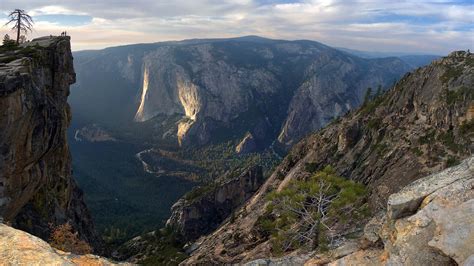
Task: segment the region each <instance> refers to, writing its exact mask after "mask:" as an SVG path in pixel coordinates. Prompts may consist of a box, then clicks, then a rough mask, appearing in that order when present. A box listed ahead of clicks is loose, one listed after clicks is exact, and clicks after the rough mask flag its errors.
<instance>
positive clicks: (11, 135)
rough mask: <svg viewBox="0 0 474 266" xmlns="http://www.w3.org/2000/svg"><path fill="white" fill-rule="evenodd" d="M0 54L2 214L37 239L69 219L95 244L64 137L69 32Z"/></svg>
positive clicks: (67, 114)
mask: <svg viewBox="0 0 474 266" xmlns="http://www.w3.org/2000/svg"><path fill="white" fill-rule="evenodd" d="M2 57H3V58H4V59H5V57H8V58H10V61H5V60H3V61H2V62H3V63H1V64H0V109H1V112H0V114H1V115H0V147H1V150H0V217H3V219H4V220H5V221H7V222H10V223H12V224H13V226H14V227H16V228H19V229H22V230H25V231H27V232H30V233H32V234H34V235H37V236H39V237H41V238H43V239H48V238H49V236H50V226H51V224H52V225H59V224H63V223H66V222H69V223H70V224H71V225H72V226H73V227H74V230H75V231H77V232H79V235H80V237H81V238H82V239H84V240H86V241H87V242H89V243H90V244H92V245H95V246H96V247H97V246H98V243H100V241H99V238H98V237H97V236H96V234H95V232H94V227H93V224H92V219H91V217H90V215H89V212H88V210H87V208H86V206H85V204H84V202H83V200H82V192H81V190H80V189H79V188H78V187H77V185H76V183H75V182H74V179H73V178H72V175H71V174H72V173H71V158H70V154H69V148H68V144H67V140H66V130H67V127H68V125H69V123H70V120H71V114H70V108H69V105H68V103H67V97H68V95H69V85H70V84H72V83H74V82H75V73H74V68H73V61H72V60H73V58H72V54H71V50H70V40H69V37H51V38H50V37H44V38H40V39H35V40H33V41H32V42H30V43H28V44H27V46H26V47H23V48H22V49H17V50H16V51H10V52H5V54H3V55H0V58H2ZM12 59H13V61H11V60H12Z"/></svg>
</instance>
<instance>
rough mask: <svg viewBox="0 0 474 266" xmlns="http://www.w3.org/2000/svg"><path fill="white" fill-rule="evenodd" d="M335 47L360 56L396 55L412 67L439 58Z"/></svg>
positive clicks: (383, 56) (380, 56) (423, 64)
mask: <svg viewBox="0 0 474 266" xmlns="http://www.w3.org/2000/svg"><path fill="white" fill-rule="evenodd" d="M337 49H339V50H341V51H343V52H346V53H349V54H352V55H356V56H358V57H362V58H387V57H397V58H400V59H401V60H402V61H404V62H405V63H407V64H408V65H410V66H411V67H413V68H417V67H422V66H425V65H428V64H430V63H431V62H432V61H434V60H436V59H439V58H441V56H439V55H430V54H410V53H397V52H392V53H391V52H370V51H359V50H353V49H347V48H341V47H338V48H337Z"/></svg>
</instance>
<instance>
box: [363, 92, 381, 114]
mask: <svg viewBox="0 0 474 266" xmlns="http://www.w3.org/2000/svg"><path fill="white" fill-rule="evenodd" d="M384 96H385V94H384V93H383V90H382V87H381V86H379V88H378V89H377V92H376V93H375V94H374V95H372V89H371V88H368V89H367V92H366V94H365V97H364V102H363V104H362V107H361V109H360V112H361V113H362V114H369V113H372V112H373V111H374V110H375V109H376V108H377V107H378V106H379V105H380V104H382V103H383V101H384V100H385V97H384Z"/></svg>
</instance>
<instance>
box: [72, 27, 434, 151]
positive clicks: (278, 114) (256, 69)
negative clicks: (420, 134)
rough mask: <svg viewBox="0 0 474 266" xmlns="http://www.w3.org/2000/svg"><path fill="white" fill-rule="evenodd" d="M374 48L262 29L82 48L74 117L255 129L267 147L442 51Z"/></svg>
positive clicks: (160, 131) (235, 135) (122, 125)
mask: <svg viewBox="0 0 474 266" xmlns="http://www.w3.org/2000/svg"><path fill="white" fill-rule="evenodd" d="M368 54H370V53H364V52H358V53H356V52H350V51H349V50H344V51H341V50H340V49H335V48H331V47H329V46H326V45H324V44H321V43H318V42H314V41H305V40H302V41H285V40H270V39H265V38H261V37H257V36H246V37H241V38H233V39H194V40H185V41H179V42H162V43H153V44H136V45H128V46H121V47H112V48H107V49H103V50H98V51H82V52H76V53H74V57H75V69H76V72H77V83H76V85H75V87H74V88H72V92H71V97H70V98H69V102H70V103H71V105H72V109H73V110H74V115H75V121H74V122H73V123H75V124H77V125H81V124H86V123H98V124H101V125H103V126H105V127H109V128H114V129H115V130H116V131H119V132H120V131H123V130H128V129H129V128H130V127H136V126H138V125H140V124H141V125H140V126H141V127H143V125H147V129H145V131H150V133H151V134H152V135H153V136H154V137H153V142H155V143H160V142H167V143H174V144H180V145H186V146H193V145H197V146H202V145H206V144H209V143H216V142H217V143H218V142H220V141H225V140H229V139H248V138H246V136H248V134H250V135H251V136H252V140H253V141H255V145H251V146H252V147H255V149H257V150H260V149H264V148H266V147H268V146H269V145H270V144H272V143H275V142H276V143H280V144H283V146H287V147H288V146H291V145H292V144H294V143H295V142H296V141H298V140H299V139H301V138H302V137H304V136H305V135H306V134H308V133H310V132H312V131H314V130H317V129H319V128H321V127H322V126H324V125H326V124H327V123H328V122H330V121H331V120H332V119H333V118H335V117H337V116H340V115H342V114H344V113H346V112H347V111H349V110H352V109H354V108H356V107H357V106H359V105H360V104H361V102H362V100H363V98H364V94H365V92H366V90H367V88H368V87H372V88H373V89H374V90H375V88H377V87H379V86H381V88H383V89H385V88H387V87H389V86H390V85H392V84H393V83H394V82H395V81H396V80H397V79H398V78H400V77H401V76H402V75H403V74H404V73H406V72H407V71H409V70H411V69H413V68H415V67H418V66H421V65H424V64H427V63H429V61H430V60H431V59H433V58H435V57H433V56H405V55H404V56H402V57H400V58H397V57H388V58H373V57H375V55H371V56H368ZM363 57H370V58H363ZM73 126H74V124H73Z"/></svg>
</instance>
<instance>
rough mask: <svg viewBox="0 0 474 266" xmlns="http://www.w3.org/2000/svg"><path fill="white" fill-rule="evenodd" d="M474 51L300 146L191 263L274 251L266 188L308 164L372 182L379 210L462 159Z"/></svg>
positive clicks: (420, 72) (300, 174)
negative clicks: (265, 221) (265, 223)
mask: <svg viewBox="0 0 474 266" xmlns="http://www.w3.org/2000/svg"><path fill="white" fill-rule="evenodd" d="M473 101H474V55H473V54H471V53H468V52H453V53H452V54H450V55H449V56H448V57H445V58H443V59H440V60H438V61H435V62H433V63H432V64H431V65H429V66H427V67H424V68H420V69H417V70H416V71H414V72H412V73H410V74H407V75H405V77H404V78H403V79H402V80H400V81H399V82H398V83H397V84H396V85H395V86H394V88H392V89H391V90H390V91H389V92H387V93H386V94H385V95H384V96H381V97H377V98H376V99H374V100H373V101H371V102H368V103H366V104H365V105H364V106H363V107H362V108H361V109H359V110H357V111H353V112H351V113H349V114H347V115H346V116H344V117H343V118H341V119H339V120H338V121H335V122H333V123H331V124H330V125H328V126H327V127H326V128H324V129H322V130H321V131H319V132H318V133H315V134H313V135H311V136H309V137H307V138H305V139H304V140H303V141H301V142H300V143H298V144H297V145H295V146H294V147H293V149H292V150H291V152H290V154H289V155H288V156H287V157H286V158H285V160H284V161H283V162H282V164H281V165H280V166H279V167H278V168H277V169H276V171H275V172H274V173H273V174H272V176H271V177H270V178H269V179H268V180H267V181H266V183H265V184H264V185H263V186H262V188H261V189H260V190H259V191H258V192H257V193H256V194H255V195H254V197H252V198H251V199H250V200H249V202H248V203H247V204H246V205H245V206H244V207H243V208H242V209H241V210H240V212H238V213H237V218H236V220H235V221H234V222H232V223H231V222H227V223H226V224H224V225H223V226H221V227H220V228H219V229H218V230H216V231H215V232H214V233H212V234H211V235H209V236H207V237H205V238H204V239H203V240H201V241H200V242H201V245H200V247H199V248H198V249H197V250H196V251H195V252H194V253H193V254H192V256H191V258H190V259H188V260H186V261H185V262H184V264H193V263H210V262H213V263H235V262H241V261H246V260H249V259H254V258H258V257H269V256H270V246H269V244H268V242H267V240H268V237H267V236H265V235H264V234H262V232H261V230H260V228H259V225H258V222H257V221H258V219H259V217H261V216H262V215H264V213H265V206H266V197H265V196H266V195H267V194H268V193H269V192H270V191H273V190H276V189H281V188H283V187H284V186H285V185H286V184H288V182H289V181H291V180H295V179H302V178H305V177H308V176H309V175H310V173H309V170H308V169H312V170H318V169H321V168H323V167H324V166H326V165H331V166H333V167H334V168H335V169H336V171H337V173H338V174H339V175H341V176H343V177H346V178H349V179H353V180H356V181H360V182H363V183H365V184H366V185H367V186H368V187H369V189H370V195H369V197H368V199H369V202H370V205H371V207H372V210H373V211H374V212H377V210H380V209H383V208H385V206H386V204H385V203H386V201H387V198H388V196H389V195H390V194H392V193H394V192H397V191H398V190H399V189H400V188H402V187H403V186H405V185H407V184H409V183H411V182H412V181H414V180H416V179H418V178H420V177H422V176H424V175H427V174H430V173H433V172H437V171H439V170H441V169H443V168H445V167H447V166H451V165H454V164H457V163H458V162H459V160H460V159H462V158H466V157H468V156H469V155H470V154H472V152H473V151H474V141H473V138H474V135H473V134H474V132H473V131H474V130H473V123H474V120H473V119H474V113H473V110H474V102H473Z"/></svg>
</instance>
